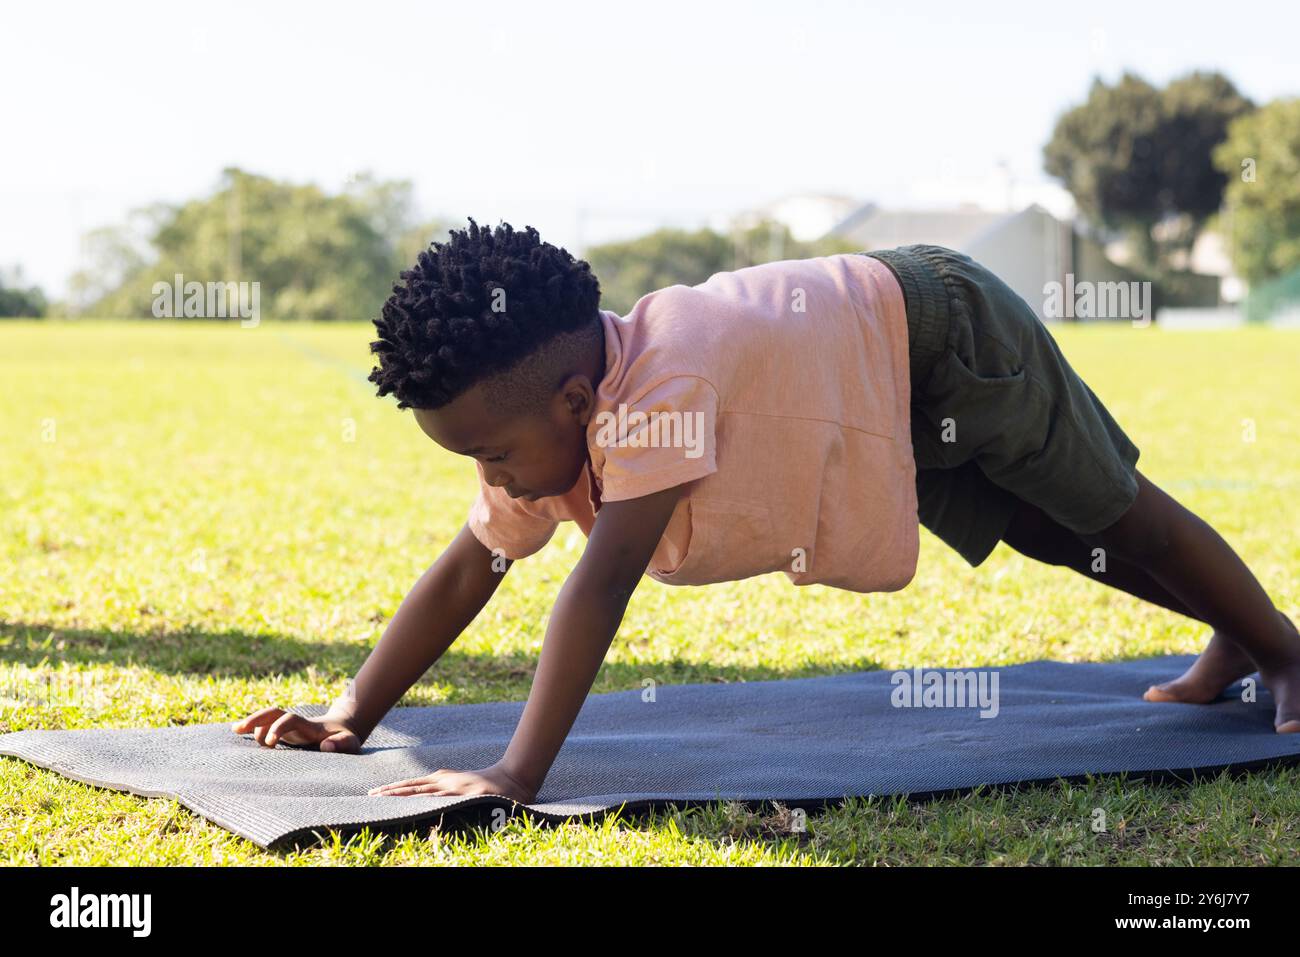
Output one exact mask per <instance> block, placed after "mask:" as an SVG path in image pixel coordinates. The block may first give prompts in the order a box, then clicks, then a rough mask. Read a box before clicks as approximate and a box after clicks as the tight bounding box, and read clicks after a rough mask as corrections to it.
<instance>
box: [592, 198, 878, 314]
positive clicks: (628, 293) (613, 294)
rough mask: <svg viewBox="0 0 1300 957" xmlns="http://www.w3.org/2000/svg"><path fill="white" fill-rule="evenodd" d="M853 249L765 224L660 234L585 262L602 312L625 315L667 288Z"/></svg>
mask: <svg viewBox="0 0 1300 957" xmlns="http://www.w3.org/2000/svg"><path fill="white" fill-rule="evenodd" d="M853 249H854V247H853V246H852V245H850V244H847V243H845V242H844V241H842V240H817V241H815V242H811V243H804V242H798V241H796V240H795V239H793V238H792V237H791V235H790V231H789V229H788V228H787V227H786V226H784V225H782V224H780V223H777V222H774V221H770V220H769V221H763V222H760V223H757V224H755V225H753V226H751V227H750V228H748V229H746V230H743V231H741V232H739V233H738V234H734V235H727V234H724V233H719V232H715V231H714V230H712V229H698V230H695V231H694V232H691V231H688V230H683V229H659V230H656V231H655V232H653V233H649V234H647V235H645V236H641V237H639V238H637V239H630V240H625V241H622V242H614V243H605V244H603V245H599V246H593V247H591V248H590V249H589V250H587V252H586V254H585V256H584V258H585V259H586V260H587V262H588V263H589V264H590V265H591V270H592V272H594V273H595V274H596V278H597V279H599V280H600V304H601V307H602V308H604V309H609V310H612V311H613V312H617V313H620V314H625V313H627V312H628V310H630V309H631V308H632V306H633V305H634V304H635V303H636V301H637V300H638V299H640V298H641V297H642V296H644V295H645V294H646V293H648V292H653V291H654V290H656V289H662V288H664V287H666V286H672V285H676V284H679V283H680V284H682V285H687V286H694V285H698V284H699V283H702V282H704V281H705V280H706V279H708V278H709V277H710V276H712V275H713V274H714V273H716V272H724V271H726V270H730V269H740V268H743V267H745V266H753V265H757V264H758V263H761V262H768V261H771V260H772V259H803V258H806V257H811V256H827V255H833V254H835V253H843V252H851V251H853Z"/></svg>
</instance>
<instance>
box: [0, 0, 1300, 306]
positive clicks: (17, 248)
mask: <svg viewBox="0 0 1300 957" xmlns="http://www.w3.org/2000/svg"><path fill="white" fill-rule="evenodd" d="M1297 11H1300V7H1297V6H1296V5H1295V4H1294V3H1286V2H1277V3H1268V2H1259V3H1250V4H1236V5H1225V4H1222V3H1208V2H1176V3H1167V4H1143V3H1135V2H1132V0H1129V2H1109V0H1107V2H1099V3H1090V4H1088V3H1085V4H1074V5H1070V6H1069V7H1065V6H1062V7H1060V8H1052V7H1051V6H1050V5H1049V4H1045V3H1042V2H1037V3H1029V2H1025V3H1021V2H1005V3H998V2H994V0H986V2H981V3H970V2H966V3H961V2H942V0H932V2H927V3H924V4H911V3H883V2H879V3H878V2H819V0H799V2H792V0H786V2H779V3H777V2H744V3H742V2H736V3H730V2H709V0H692V2H677V0H662V2H655V3H651V4H627V3H623V2H620V0H603V2H598V3H580V2H564V0H553V2H548V3H544V4H539V3H535V2H533V3H528V2H519V3H516V2H511V0H494V2H492V3H490V4H484V3H472V2H469V3H454V4H453V3H441V2H421V3H399V2H376V0H369V2H366V3H363V4H347V5H341V4H340V5H337V6H335V5H333V4H331V3H328V2H321V0H317V2H314V3H288V2H285V3H272V2H260V3H244V2H238V0H235V2H231V0H223V2H221V3H199V2H196V3H183V2H175V3H170V4H167V3H130V2H123V3H118V4H104V3H94V4H91V3H86V4H76V3H63V4H56V3H42V4H23V5H15V4H7V5H6V6H5V7H4V9H3V12H0V35H3V36H4V51H3V55H2V56H0V89H3V90H4V91H5V98H4V106H3V109H2V111H0V117H2V121H3V127H0V128H2V129H3V130H4V134H5V135H4V142H3V144H0V267H6V268H11V267H13V266H14V265H20V266H21V267H22V268H23V270H24V273H25V275H26V277H27V280H28V281H29V282H37V283H39V284H40V285H41V286H43V287H44V288H45V290H46V292H47V293H49V294H51V295H53V296H55V297H59V296H62V295H64V294H65V293H66V286H65V284H66V280H67V278H68V276H69V274H70V273H71V272H72V271H73V270H74V269H76V268H77V266H78V264H79V262H80V255H81V237H82V235H83V234H84V233H86V232H87V231H89V230H91V229H94V228H96V227H98V226H102V225H108V224H113V223H118V222H122V221H124V220H125V218H126V216H127V214H128V212H129V211H130V210H131V209H133V208H138V207H141V206H145V205H147V204H150V203H153V202H156V201H159V200H161V201H168V202H181V201H184V200H186V199H190V198H193V197H195V196H199V195H203V194H205V193H208V192H210V191H211V190H213V189H214V188H215V186H216V184H217V181H218V178H219V176H220V172H221V170H222V169H223V168H225V167H227V166H239V167H242V168H244V169H247V170H249V171H252V172H256V173H261V174H264V175H270V176H274V177H278V178H284V179H289V180H293V181H295V182H314V183H317V184H318V185H320V186H322V187H324V188H326V189H329V190H336V189H338V188H339V187H341V186H342V184H343V183H344V182H345V181H346V180H347V178H348V177H349V176H351V175H353V174H355V173H357V172H361V171H369V172H371V173H373V174H374V175H376V176H378V177H380V178H386V179H409V180H411V181H412V182H413V183H414V184H415V189H416V197H417V200H418V202H419V205H420V208H421V211H422V212H423V213H424V214H425V215H427V216H444V217H451V218H454V219H456V220H458V221H460V222H461V224H464V222H465V217H467V216H473V217H474V218H475V220H477V221H478V222H479V223H481V224H495V223H497V222H499V221H502V220H504V221H506V222H509V223H511V224H513V225H515V226H516V227H522V226H523V225H532V226H535V227H536V228H537V229H538V230H539V232H540V233H541V236H542V238H543V239H544V240H547V241H549V242H552V243H555V244H557V245H565V246H568V247H569V248H570V249H571V251H574V252H579V253H580V252H581V250H582V248H583V247H584V246H585V245H586V244H588V243H591V242H599V241H602V240H605V239H611V238H621V237H623V236H626V235H635V234H638V233H640V232H645V231H649V230H651V229H654V228H656V227H657V226H660V225H683V226H695V225H699V224H700V223H702V222H705V221H707V220H708V219H709V218H710V217H716V216H718V215H719V214H724V213H730V212H735V211H740V210H743V209H745V208H747V207H751V206H754V205H758V204H762V203H765V202H768V201H770V200H774V199H777V198H779V197H781V196H785V195H789V194H792V193H802V192H825V193H836V194H844V195H848V196H851V197H854V198H859V199H861V200H863V201H874V202H877V203H880V204H881V205H884V206H892V207H900V206H935V205H942V204H950V203H955V202H959V201H971V202H976V203H980V204H981V205H985V206H991V207H994V208H997V204H1000V203H1004V202H1006V198H1007V189H1008V179H1009V180H1010V182H1011V186H1012V189H1013V190H1014V191H1015V192H1013V194H1012V196H1011V198H1012V200H1013V201H1018V200H1019V199H1020V198H1035V197H1038V196H1042V197H1050V196H1051V195H1052V194H1053V187H1052V184H1051V183H1050V181H1048V180H1047V178H1046V177H1045V175H1044V174H1043V172H1042V147H1043V144H1044V143H1045V142H1046V141H1047V139H1048V137H1049V136H1050V134H1051V130H1052V127H1053V124H1054V122H1055V120H1056V118H1057V117H1058V116H1059V115H1060V114H1061V113H1062V112H1064V111H1065V110H1067V109H1069V108H1070V107H1071V106H1074V105H1076V104H1078V103H1079V102H1081V101H1082V100H1083V99H1084V98H1085V97H1086V95H1087V91H1088V87H1089V85H1090V84H1091V81H1092V77H1093V76H1098V75H1099V76H1101V77H1102V78H1103V79H1105V80H1107V81H1108V82H1110V81H1113V80H1115V79H1117V78H1118V77H1119V76H1120V74H1121V73H1122V71H1123V70H1125V69H1127V70H1130V71H1132V72H1135V73H1138V74H1139V75H1141V76H1143V77H1145V78H1146V79H1147V80H1149V81H1150V82H1153V83H1157V84H1163V83H1165V82H1168V81H1169V80H1170V79H1173V78H1174V77H1177V76H1180V75H1183V74H1185V73H1187V72H1189V71H1191V70H1192V69H1218V70H1221V71H1222V72H1224V73H1225V74H1226V75H1227V76H1228V77H1229V78H1230V79H1232V80H1233V82H1234V83H1236V85H1237V86H1238V88H1239V89H1241V90H1242V92H1244V93H1245V94H1246V95H1248V96H1250V97H1251V98H1253V99H1254V100H1255V101H1256V102H1260V103H1262V102H1266V101H1267V100H1270V99H1274V98H1279V97H1292V96H1296V95H1300V66H1298V64H1300V56H1297V54H1296V48H1295V39H1294V38H1295V37H1296V36H1298V35H1300V12H1297ZM1058 192H1059V190H1058Z"/></svg>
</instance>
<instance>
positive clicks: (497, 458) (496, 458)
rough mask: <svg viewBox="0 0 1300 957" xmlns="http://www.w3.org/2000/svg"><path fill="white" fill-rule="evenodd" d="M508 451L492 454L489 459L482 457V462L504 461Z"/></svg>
mask: <svg viewBox="0 0 1300 957" xmlns="http://www.w3.org/2000/svg"><path fill="white" fill-rule="evenodd" d="M509 454H510V453H509V452H502V453H501V454H500V455H494V456H492V457H491V458H490V459H484V460H483V461H484V462H504V461H505V460H506V456H507V455H509Z"/></svg>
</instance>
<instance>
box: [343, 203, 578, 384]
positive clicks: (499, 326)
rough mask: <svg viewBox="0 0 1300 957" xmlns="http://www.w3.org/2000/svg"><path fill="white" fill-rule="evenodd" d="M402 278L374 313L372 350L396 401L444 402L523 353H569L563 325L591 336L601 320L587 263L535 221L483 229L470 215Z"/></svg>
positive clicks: (374, 375)
mask: <svg viewBox="0 0 1300 957" xmlns="http://www.w3.org/2000/svg"><path fill="white" fill-rule="evenodd" d="M400 279H401V282H399V283H398V284H396V285H394V286H393V294H392V295H391V296H390V297H389V298H388V301H387V302H385V303H384V307H383V314H382V316H381V318H378V319H375V320H374V323H375V327H376V328H377V329H378V331H379V338H378V339H377V340H375V341H374V342H371V343H370V351H371V353H373V354H376V355H378V356H379V365H378V366H377V367H375V368H374V369H373V370H372V371H371V373H370V376H369V379H370V381H371V382H374V383H375V384H376V385H378V387H379V390H378V392H377V395H380V396H385V395H388V394H390V393H391V394H392V395H394V396H395V397H396V398H397V400H398V402H397V405H398V408H401V409H405V408H416V409H436V408H438V407H439V406H442V405H446V404H447V403H448V402H451V401H452V400H453V399H455V398H456V397H457V396H458V395H460V394H461V393H462V392H464V391H465V390H466V389H469V388H471V387H473V386H474V385H476V384H477V383H479V382H481V381H483V380H485V379H488V378H490V377H493V376H496V375H497V374H498V373H502V372H505V371H506V370H508V369H511V368H512V367H516V366H519V367H520V368H521V369H524V368H525V367H527V366H528V365H529V364H528V363H524V362H522V360H524V359H526V358H527V357H529V356H531V355H534V354H537V353H538V352H539V351H549V350H550V349H551V348H553V347H555V348H562V349H563V350H564V351H566V352H571V351H572V343H573V342H574V341H575V337H574V336H570V335H565V334H566V333H581V335H579V336H577V337H576V339H577V340H581V341H586V342H591V341H593V339H594V336H595V335H596V333H597V332H598V331H599V330H601V328H602V327H601V325H600V316H599V305H600V284H599V283H598V282H597V281H596V277H595V275H593V274H592V272H591V267H590V266H589V265H588V264H587V263H586V262H585V261H583V260H581V259H574V258H573V256H571V255H570V254H569V252H568V250H566V249H563V248H556V247H555V246H552V245H551V244H550V243H544V242H542V241H541V238H540V236H539V235H538V232H537V230H536V229H534V228H533V227H532V226H526V227H524V230H523V232H519V231H516V230H515V229H514V228H513V227H511V226H510V225H509V224H507V223H502V224H500V225H498V226H497V227H496V228H495V229H492V230H488V229H486V228H483V227H480V226H479V225H478V223H476V222H475V221H474V220H473V219H472V218H471V219H470V220H469V229H468V230H455V229H453V230H451V231H450V239H449V240H448V241H447V242H444V243H439V242H434V243H431V244H430V246H429V248H428V249H427V250H425V251H424V252H422V253H420V255H419V258H418V261H417V262H416V264H415V266H414V267H412V268H411V269H406V270H403V271H402V272H401V274H400ZM601 335H603V333H601ZM533 365H534V366H536V364H535V363H534V364H533ZM527 371H528V370H527V369H525V374H527ZM532 372H533V373H534V377H535V373H536V368H534V369H533V370H532ZM519 385H520V387H521V389H522V391H527V385H528V384H527V383H520V384H519ZM534 385H536V384H535V383H534ZM513 391H515V390H513V389H512V392H513ZM533 391H534V392H535V391H536V389H535V388H534V389H533Z"/></svg>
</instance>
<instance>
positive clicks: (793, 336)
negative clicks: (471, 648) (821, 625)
mask: <svg viewBox="0 0 1300 957" xmlns="http://www.w3.org/2000/svg"><path fill="white" fill-rule="evenodd" d="M600 318H601V322H602V323H603V324H604V328H605V363H606V366H605V375H604V378H602V379H601V381H600V383H599V385H598V387H597V390H596V403H597V404H596V414H595V415H593V416H592V420H591V423H590V425H589V426H588V429H587V447H588V450H589V452H590V458H591V461H590V464H589V466H588V467H587V468H586V469H585V470H584V472H583V475H582V478H580V479H579V480H578V482H577V483H576V484H575V485H574V487H573V488H572V489H570V490H569V491H568V492H567V493H566V494H564V495H560V496H553V497H550V498H542V499H538V500H537V501H536V502H529V501H526V500H524V499H512V498H510V496H509V495H508V494H506V491H505V490H504V489H501V488H494V487H492V486H490V485H488V484H487V483H486V482H485V481H484V479H483V469H482V466H481V465H479V466H478V476H479V494H478V498H477V499H476V501H475V502H474V505H473V507H472V508H471V509H470V514H469V526H470V528H471V530H472V531H473V533H474V535H475V536H476V537H477V538H478V539H479V541H480V542H482V543H483V544H484V545H485V546H487V547H488V548H489V549H496V550H499V554H503V555H505V557H507V558H511V559H517V558H522V557H524V556H526V555H530V554H532V553H533V552H535V551H537V550H538V549H540V548H541V547H542V546H543V545H545V544H546V543H547V542H548V541H549V540H550V538H551V536H552V535H553V534H554V532H555V529H556V526H557V524H558V523H559V522H561V521H566V520H572V521H575V522H577V523H578V526H579V527H580V528H581V529H582V531H583V533H584V534H588V535H589V534H590V533H591V528H592V524H593V523H594V521H595V517H596V512H597V511H598V510H599V508H600V506H601V504H602V503H604V502H612V501H619V500H621V499H629V498H637V497H639V496H642V495H648V494H650V493H652V492H657V491H660V490H662V489H665V488H670V487H672V486H674V485H679V484H681V483H690V484H689V485H688V486H687V488H686V490H685V493H684V494H683V496H682V498H681V499H680V500H679V502H678V504H677V507H676V509H675V510H674V512H673V515H672V517H671V519H670V520H669V523H668V526H667V528H666V529H665V531H664V535H663V538H662V539H661V540H660V542H659V546H658V548H657V549H656V550H655V553H654V556H653V557H652V558H651V560H650V565H649V567H648V568H647V569H646V573H647V574H648V575H650V577H651V578H654V579H655V580H656V581H661V582H665V583H668V584H673V585H678V584H680V585H703V584H708V583H710V582H720V581H734V580H737V579H741V578H748V577H750V576H752V575H760V574H764V573H767V572H774V571H783V572H785V573H786V574H787V575H788V576H789V578H790V580H791V581H793V582H794V583H795V584H796V585H808V584H813V583H820V584H826V585H833V586H835V587H838V588H845V589H849V590H851V591H859V592H871V591H895V590H897V589H899V588H902V587H903V586H904V585H906V584H907V583H908V582H909V581H911V579H912V576H913V575H914V574H915V571H916V559H917V552H918V546H919V532H918V526H917V514H916V507H917V503H916V465H915V462H914V460H913V458H912V439H911V431H910V421H909V414H910V398H911V393H910V382H909V373H908V361H907V348H908V343H907V317H906V312H905V309H904V300H903V294H902V290H901V289H900V288H899V286H898V282H897V280H895V278H894V276H893V274H892V273H891V272H890V271H889V269H888V267H887V266H885V265H884V264H883V263H881V262H880V261H879V260H877V259H874V258H872V257H869V256H863V255H860V254H856V253H848V254H841V255H836V256H823V257H819V258H815V259H795V260H784V261H781V262H773V263H765V264H763V265H759V266H750V267H747V268H745V269H738V270H736V271H734V272H720V273H715V274H714V275H712V276H710V277H709V278H708V280H706V281H705V282H702V283H700V284H699V285H697V286H683V285H676V286H669V287H667V288H664V289H659V290H657V291H655V292H651V293H648V294H647V295H645V296H642V297H641V298H640V299H639V300H637V302H636V304H635V305H634V306H633V307H632V310H631V311H630V312H629V313H628V314H627V315H626V316H622V317H620V316H619V315H617V314H616V313H613V312H610V311H608V310H601V311H600Z"/></svg>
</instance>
